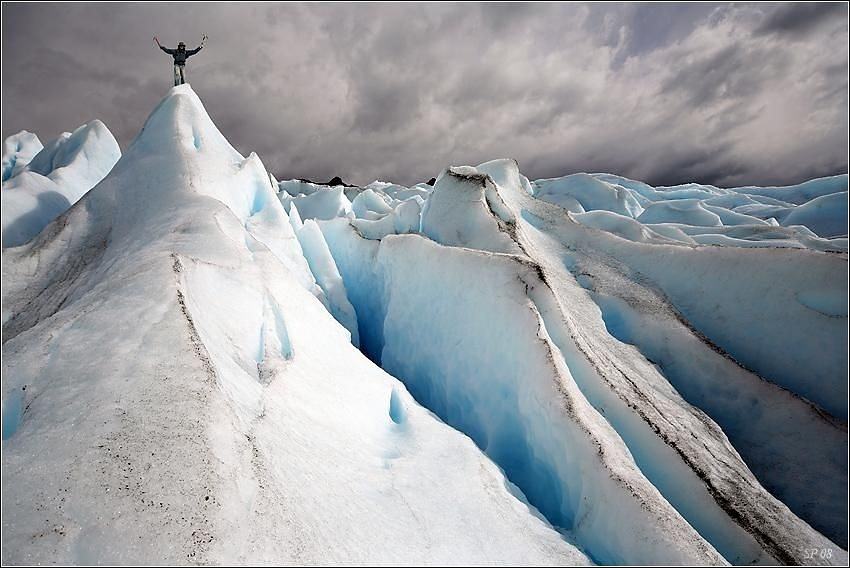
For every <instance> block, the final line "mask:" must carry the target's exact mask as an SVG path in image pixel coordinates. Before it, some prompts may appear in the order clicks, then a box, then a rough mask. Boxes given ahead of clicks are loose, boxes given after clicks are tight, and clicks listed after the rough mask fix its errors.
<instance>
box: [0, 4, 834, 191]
mask: <svg viewBox="0 0 850 568" xmlns="http://www.w3.org/2000/svg"><path fill="white" fill-rule="evenodd" d="M2 27H3V41H2V44H3V45H2V47H3V55H2V58H3V67H2V96H3V100H2V103H3V109H2V114H3V121H2V122H3V124H2V130H3V136H4V138H5V137H6V136H8V135H10V134H13V133H15V132H17V131H19V130H21V129H27V130H30V131H32V132H35V133H36V134H38V136H39V137H40V138H41V139H42V141H43V142H46V141H47V140H49V139H50V138H52V137H55V136H56V135H57V134H59V133H60V132H62V131H64V130H73V129H74V128H75V127H76V126H78V125H80V124H82V123H84V122H87V121H89V120H92V119H94V118H100V119H101V120H103V121H104V122H105V123H106V125H107V126H108V127H109V129H110V130H111V131H112V132H113V134H115V136H116V138H118V140H119V142H120V143H121V145H122V147H126V146H127V145H128V144H129V143H130V142H131V141H132V139H133V138H134V137H135V135H136V134H137V133H138V131H139V129H140V128H141V126H142V124H143V123H144V120H145V118H146V116H147V115H148V113H149V112H150V111H151V110H152V109H153V107H154V106H155V105H156V103H157V101H158V100H159V99H160V98H161V97H162V96H163V95H164V94H165V93H166V92H167V90H168V88H169V87H170V85H171V80H172V70H171V61H170V58H169V57H168V56H167V55H165V54H164V53H162V52H160V51H159V50H157V49H156V48H155V47H154V44H153V42H152V38H153V36H154V35H157V36H159V38H160V40H161V41H162V42H163V44H165V45H168V46H170V47H174V46H175V45H176V43H177V42H178V41H180V40H184V41H185V42H186V43H187V44H188V45H189V47H194V46H195V45H197V43H198V42H199V40H200V38H201V35H202V33H204V32H206V33H207V34H208V35H209V41H208V43H207V47H206V48H205V49H204V50H203V51H202V52H201V53H200V54H198V55H197V56H195V57H193V58H192V59H190V60H189V65H188V67H187V72H188V78H189V81H190V82H191V83H192V86H193V88H194V89H195V91H196V92H197V93H198V94H199V95H200V97H201V99H202V100H203V101H204V104H205V106H206V108H207V110H208V112H209V113H210V115H211V116H212V118H213V120H214V121H215V122H216V124H217V125H218V127H219V129H220V130H221V131H222V132H223V133H224V135H225V136H226V137H227V138H228V139H229V140H230V141H231V143H232V144H233V145H234V146H235V147H236V148H237V149H238V150H239V151H240V152H242V153H243V154H246V155H247V153H249V152H251V151H256V152H257V153H258V154H259V155H260V158H261V159H262V160H263V162H264V163H265V165H266V167H267V168H268V169H269V171H271V172H273V173H274V174H275V175H277V176H278V177H279V178H289V177H306V178H311V179H316V180H327V179H328V178H330V177H331V176H334V175H339V176H342V177H343V178H344V179H345V180H347V181H352V182H354V183H360V184H363V183H367V182H369V181H372V180H373V179H376V178H378V179H385V180H392V181H397V182H401V183H405V184H410V183H415V182H417V181H422V180H427V179H428V178H430V177H432V176H435V175H437V174H438V173H439V172H440V170H441V169H443V168H444V167H446V166H448V165H458V164H473V165H474V164H477V163H480V162H483V161H486V160H490V159H494V158H501V157H512V158H515V159H517V160H518V161H519V164H520V168H521V169H522V171H523V173H525V174H526V175H527V176H529V177H530V178H532V179H535V178H541V177H551V176H557V175H564V174H568V173H573V172H576V171H606V172H613V173H617V174H621V175H625V176H628V177H632V178H636V179H641V180H645V181H648V182H650V183H654V184H671V183H679V182H684V181H700V182H704V183H714V184H718V185H723V186H729V185H742V184H788V183H796V182H798V181H801V180H804V179H808V178H811V177H817V176H822V175H830V174H835V173H844V172H847V153H848V138H847V136H848V130H847V121H848V12H847V5H846V4H843V5H842V4H782V5H773V4H756V5H746V4H735V5H727V4H695V3H687V4H592V5H584V4H520V5H509V4H490V5H475V4H457V5H455V4H425V5H416V4H412V3H403V4H295V3H285V4H274V3H266V4H212V5H203V4H174V3H171V4H120V3H116V4H106V3H91V4H47V3H44V4H37V3H30V4H15V3H4V4H3V23H2Z"/></svg>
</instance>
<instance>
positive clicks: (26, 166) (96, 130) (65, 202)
mask: <svg viewBox="0 0 850 568" xmlns="http://www.w3.org/2000/svg"><path fill="white" fill-rule="evenodd" d="M120 156H121V150H120V148H119V147H118V142H116V141H115V138H114V137H113V136H112V133H111V132H109V130H108V129H107V128H106V126H105V125H104V124H103V123H102V122H101V121H99V120H93V121H92V122H90V123H88V124H84V125H82V126H80V127H79V128H77V129H76V130H75V131H74V132H73V133H70V132H65V133H64V134H62V135H61V136H59V137H58V138H56V139H54V140H52V141H51V142H48V144H47V146H45V147H43V148H42V147H41V142H40V141H39V140H38V138H37V137H35V135H33V134H31V133H29V132H26V131H23V132H20V133H18V134H16V135H14V136H12V137H10V138H9V139H7V140H6V149H5V151H4V154H3V188H2V191H0V197H1V198H2V211H3V212H2V240H3V247H4V248H6V247H14V246H18V245H22V244H24V243H26V242H27V241H29V240H30V239H32V238H33V237H34V236H35V235H37V234H38V233H39V232H40V231H41V230H42V229H43V228H44V227H45V226H46V225H47V224H48V223H49V222H50V221H52V220H53V219H55V218H56V217H57V216H58V215H60V214H61V213H63V212H64V211H65V210H66V209H68V208H69V207H70V206H71V205H73V204H74V203H76V202H77V200H78V199H80V197H82V196H83V194H85V193H86V192H87V191H88V190H89V189H91V188H92V187H94V186H95V185H96V184H97V183H98V182H99V181H100V180H101V179H103V177H104V176H105V175H106V174H107V173H109V170H111V169H112V166H113V165H114V164H115V162H116V161H118V158H119V157H120Z"/></svg>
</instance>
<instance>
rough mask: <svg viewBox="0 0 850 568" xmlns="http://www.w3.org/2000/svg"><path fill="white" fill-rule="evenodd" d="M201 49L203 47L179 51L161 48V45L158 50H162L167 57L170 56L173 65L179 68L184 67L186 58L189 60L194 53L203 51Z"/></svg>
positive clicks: (178, 49)
mask: <svg viewBox="0 0 850 568" xmlns="http://www.w3.org/2000/svg"><path fill="white" fill-rule="evenodd" d="M203 47H204V46H199V47H196V48H195V49H180V48H177V49H169V48H167V47H163V46H161V45H160V46H159V48H160V49H161V50H163V51H164V52H165V53H167V54H168V55H170V56H171V57H173V58H174V64H175V65H179V66H181V67H182V66H184V65H186V60H187V59H188V58H190V57H191V56H193V55H195V54H196V53H198V52H199V51H201V49H203Z"/></svg>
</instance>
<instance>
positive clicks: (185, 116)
mask: <svg viewBox="0 0 850 568" xmlns="http://www.w3.org/2000/svg"><path fill="white" fill-rule="evenodd" d="M138 147H141V148H144V152H145V153H148V152H151V151H154V152H158V153H171V154H174V155H178V156H180V157H182V158H185V159H191V158H190V157H191V156H193V155H197V154H198V153H202V154H210V153H215V154H219V155H221V156H228V157H229V158H230V159H231V160H232V161H237V160H238V161H241V160H242V159H243V158H242V156H240V155H239V153H238V152H237V151H236V150H235V149H234V148H233V146H231V145H230V143H229V142H228V141H227V139H226V138H225V137H224V136H223V135H222V134H221V132H219V130H218V128H216V126H215V124H214V123H213V121H212V119H211V118H210V116H209V114H208V113H207V110H206V108H204V104H203V103H202V102H201V99H200V97H198V95H197V94H196V93H195V91H193V90H192V87H191V86H190V85H188V84H185V85H177V86H175V87H172V88H171V89H170V90H169V91H168V93H167V94H166V95H165V97H163V99H162V100H161V101H160V102H159V104H158V105H157V106H156V108H154V110H153V112H151V114H150V116H148V119H147V120H146V121H145V125H144V127H143V128H142V131H141V132H140V133H139V135H138V136H137V137H136V139H135V140H134V141H133V144H132V145H131V147H130V149H129V150H128V152H127V153H128V155H129V154H131V153H133V152H134V150H135V149H136V148H138Z"/></svg>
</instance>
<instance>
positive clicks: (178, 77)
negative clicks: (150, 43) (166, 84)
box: [153, 34, 207, 87]
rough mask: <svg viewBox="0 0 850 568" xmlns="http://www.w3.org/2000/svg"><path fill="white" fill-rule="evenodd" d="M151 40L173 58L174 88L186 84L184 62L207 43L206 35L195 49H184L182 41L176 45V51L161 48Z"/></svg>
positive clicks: (159, 44)
mask: <svg viewBox="0 0 850 568" xmlns="http://www.w3.org/2000/svg"><path fill="white" fill-rule="evenodd" d="M153 40H154V42H156V44H157V45H158V46H159V48H160V49H161V50H163V51H164V52H165V53H167V54H168V55H170V56H171V57H173V58H174V86H175V87H176V86H177V85H182V84H184V83H185V82H186V71H185V69H184V67H186V60H187V59H189V58H190V57H192V56H193V55H195V54H196V53H198V52H199V51H201V50H202V49H203V48H204V44H205V43H206V42H207V35H206V34H204V37H203V39H201V45H199V46H198V47H196V48H195V49H186V44H185V43H183V42H182V41H181V42H180V43H178V44H177V49H169V48H167V47H163V46H162V44H161V43H159V40H158V39H157V38H156V37H154V38H153Z"/></svg>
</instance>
